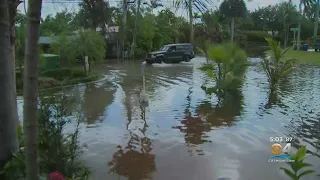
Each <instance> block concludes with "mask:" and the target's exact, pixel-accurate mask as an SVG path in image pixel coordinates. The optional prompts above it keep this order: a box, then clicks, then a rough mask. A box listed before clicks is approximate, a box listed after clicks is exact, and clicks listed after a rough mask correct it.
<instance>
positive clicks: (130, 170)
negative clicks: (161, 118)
mask: <svg viewBox="0 0 320 180" xmlns="http://www.w3.org/2000/svg"><path fill="white" fill-rule="evenodd" d="M130 107H131V106H130V105H129V106H127V108H129V109H128V111H127V112H128V114H127V115H128V124H127V130H128V132H129V136H130V138H129V141H128V142H127V144H126V146H125V147H124V148H123V147H122V146H121V145H119V146H118V147H117V148H118V151H117V152H115V153H114V154H113V157H112V161H111V162H109V166H110V172H113V173H117V174H118V175H121V176H125V177H127V178H128V179H129V180H141V179H147V178H151V173H152V172H154V171H156V166H155V155H154V154H152V140H151V139H149V138H148V137H147V136H146V131H147V127H148V125H147V121H146V107H142V106H140V110H141V114H140V117H141V119H142V120H143V125H142V127H141V128H140V127H138V128H130V127H129V126H130V125H131V124H133V123H135V122H133V121H135V120H132V117H131V116H132V113H131V111H132V109H131V108H130Z"/></svg>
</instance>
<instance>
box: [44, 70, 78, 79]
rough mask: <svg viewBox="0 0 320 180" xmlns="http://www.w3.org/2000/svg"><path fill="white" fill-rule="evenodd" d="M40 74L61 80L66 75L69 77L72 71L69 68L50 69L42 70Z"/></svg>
mask: <svg viewBox="0 0 320 180" xmlns="http://www.w3.org/2000/svg"><path fill="white" fill-rule="evenodd" d="M41 75H42V76H45V77H51V78H54V79H56V80H60V81H61V80H63V79H64V78H66V77H70V76H71V75H72V71H71V69H69V68H61V69H60V68H59V69H50V70H45V71H43V72H42V73H41Z"/></svg>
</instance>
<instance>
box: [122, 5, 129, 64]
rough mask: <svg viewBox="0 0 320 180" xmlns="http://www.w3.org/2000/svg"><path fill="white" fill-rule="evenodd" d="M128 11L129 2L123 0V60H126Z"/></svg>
mask: <svg viewBox="0 0 320 180" xmlns="http://www.w3.org/2000/svg"><path fill="white" fill-rule="evenodd" d="M127 10H128V4H127V0H123V12H122V13H123V14H122V15H123V17H122V45H121V51H122V52H121V53H122V60H124V59H125V53H124V50H125V46H126V29H127Z"/></svg>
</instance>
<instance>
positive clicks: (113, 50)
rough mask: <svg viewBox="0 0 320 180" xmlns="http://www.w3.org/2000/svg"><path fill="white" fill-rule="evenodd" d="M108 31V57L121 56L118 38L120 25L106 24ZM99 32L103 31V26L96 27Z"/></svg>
mask: <svg viewBox="0 0 320 180" xmlns="http://www.w3.org/2000/svg"><path fill="white" fill-rule="evenodd" d="M105 29H106V31H107V33H106V36H105V38H106V40H107V54H106V55H107V57H108V58H116V57H119V55H120V53H119V50H120V41H119V38H118V35H119V26H108V25H107V24H105ZM96 31H97V32H101V31H102V28H101V27H98V28H96Z"/></svg>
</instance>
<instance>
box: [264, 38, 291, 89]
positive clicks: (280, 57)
mask: <svg viewBox="0 0 320 180" xmlns="http://www.w3.org/2000/svg"><path fill="white" fill-rule="evenodd" d="M266 41H267V42H268V44H269V48H270V50H269V51H267V53H266V58H264V59H263V61H262V62H261V65H262V67H263V70H264V72H265V73H266V75H267V77H268V81H269V85H270V88H271V90H274V88H275V85H276V84H277V83H278V81H279V80H280V79H281V78H284V77H286V76H287V75H288V74H289V73H290V72H291V71H292V70H293V68H294V66H295V64H296V59H288V58H285V55H286V53H287V52H288V51H289V50H290V49H291V48H287V49H284V50H283V49H281V47H280V46H279V44H278V43H277V42H276V41H274V40H273V39H272V38H266Z"/></svg>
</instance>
